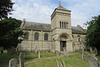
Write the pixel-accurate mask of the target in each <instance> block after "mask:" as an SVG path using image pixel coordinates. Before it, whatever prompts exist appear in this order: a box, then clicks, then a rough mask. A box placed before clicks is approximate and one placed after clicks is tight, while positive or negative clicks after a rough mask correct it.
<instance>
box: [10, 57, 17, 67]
mask: <svg viewBox="0 0 100 67" xmlns="http://www.w3.org/2000/svg"><path fill="white" fill-rule="evenodd" d="M9 67H17V59H16V58H12V59H11V60H10V61H9Z"/></svg>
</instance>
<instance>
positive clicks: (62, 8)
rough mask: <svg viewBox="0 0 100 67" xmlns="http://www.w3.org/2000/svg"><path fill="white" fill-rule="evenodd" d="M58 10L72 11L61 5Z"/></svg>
mask: <svg viewBox="0 0 100 67" xmlns="http://www.w3.org/2000/svg"><path fill="white" fill-rule="evenodd" d="M56 10H66V11H70V10H67V9H66V8H64V7H63V6H61V5H59V6H58V7H57V8H56Z"/></svg>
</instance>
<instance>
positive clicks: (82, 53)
mask: <svg viewBox="0 0 100 67" xmlns="http://www.w3.org/2000/svg"><path fill="white" fill-rule="evenodd" d="M83 55H84V49H79V57H80V59H83Z"/></svg>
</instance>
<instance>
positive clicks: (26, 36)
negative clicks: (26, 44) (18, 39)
mask: <svg viewBox="0 0 100 67" xmlns="http://www.w3.org/2000/svg"><path fill="white" fill-rule="evenodd" d="M28 37H29V33H28V32H25V33H24V40H28Z"/></svg>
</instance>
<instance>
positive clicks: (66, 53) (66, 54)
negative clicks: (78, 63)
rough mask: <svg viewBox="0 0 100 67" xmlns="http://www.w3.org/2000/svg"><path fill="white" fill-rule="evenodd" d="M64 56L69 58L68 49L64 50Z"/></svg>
mask: <svg viewBox="0 0 100 67" xmlns="http://www.w3.org/2000/svg"><path fill="white" fill-rule="evenodd" d="M64 56H65V57H68V52H67V48H64Z"/></svg>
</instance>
